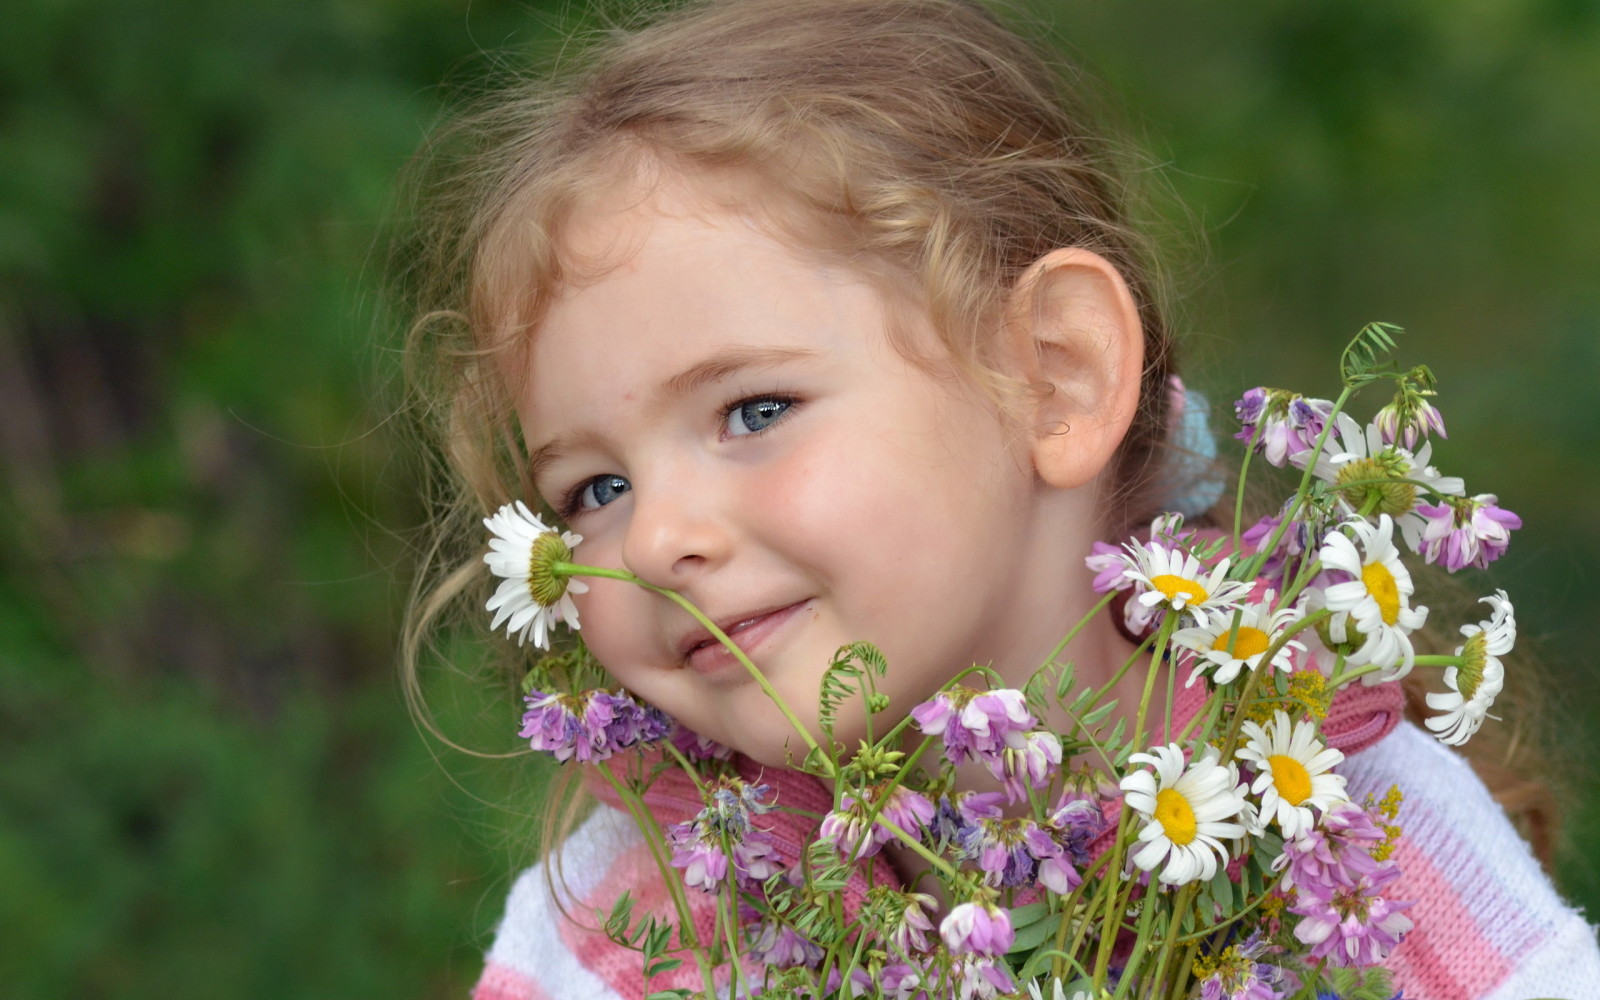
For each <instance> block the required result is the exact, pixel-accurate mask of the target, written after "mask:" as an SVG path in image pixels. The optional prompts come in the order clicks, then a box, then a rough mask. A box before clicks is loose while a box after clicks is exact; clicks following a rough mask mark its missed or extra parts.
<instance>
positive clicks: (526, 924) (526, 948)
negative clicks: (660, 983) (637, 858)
mask: <svg viewBox="0 0 1600 1000" xmlns="http://www.w3.org/2000/svg"><path fill="white" fill-rule="evenodd" d="M643 843H644V839H643V837H642V836H640V834H639V832H638V830H636V829H635V828H634V826H633V824H632V822H631V821H629V820H628V819H627V817H625V816H623V815H622V814H621V813H619V812H617V811H615V810H612V809H596V810H595V811H594V814H593V815H592V816H590V817H589V818H588V819H587V820H586V821H584V823H583V825H582V826H580V827H579V828H578V830H577V831H576V833H575V834H574V835H573V836H572V837H571V838H569V839H568V841H567V843H566V845H565V846H564V847H563V849H562V850H563V856H562V864H561V874H562V879H561V883H560V884H561V885H562V887H563V888H564V890H565V891H564V892H563V898H562V900H561V902H562V904H564V905H565V907H566V909H567V910H568V912H569V913H572V915H573V916H574V917H580V918H581V916H582V915H581V914H580V913H578V912H577V911H576V910H575V908H574V903H576V902H577V901H578V900H580V899H585V898H588V897H591V896H593V895H594V893H595V890H596V889H598V888H600V887H601V886H602V885H603V884H605V883H606V882H608V881H610V880H611V878H612V877H614V874H615V869H616V868H617V866H618V864H619V863H620V862H621V861H622V860H623V859H624V858H625V857H626V856H627V855H628V854H629V853H630V851H632V850H634V849H637V848H640V847H642V846H643ZM566 927H567V918H566V917H565V916H564V915H563V914H562V906H559V905H557V901H556V898H555V897H554V895H553V894H552V891H551V880H550V879H549V878H547V873H546V870H545V865H544V864H539V865H535V866H534V867H532V868H529V869H528V870H526V871H524V872H523V873H522V874H521V875H520V876H518V878H517V881H516V884H515V885H514V886H512V888H511V895H510V897H509V898H508V899H507V900H506V912H505V916H504V917H502V918H501V920H500V926H499V928H498V929H497V930H496V931H495V939H494V945H493V946H492V947H491V948H490V949H489V956H488V962H487V965H486V966H485V968H484V970H483V976H482V978H480V979H479V980H478V985H477V986H476V987H474V989H473V991H472V1000H569V998H570V1000H622V995H621V994H619V993H618V992H617V991H616V990H614V989H612V987H611V986H610V985H609V984H608V983H607V982H606V981H605V980H604V979H603V978H602V977H601V975H599V974H598V973H597V971H596V970H595V969H593V968H591V967H589V966H588V965H587V964H586V963H585V961H584V956H583V955H582V954H581V951H582V950H583V948H582V945H581V943H580V945H579V947H578V948H577V949H575V948H574V947H573V945H572V941H571V939H572V937H573V935H572V934H571V933H564V930H565V928H566ZM580 930H581V929H580ZM587 936H597V935H587ZM601 940H602V941H604V939H603V938H602V939H601ZM605 943H607V944H609V942H605Z"/></svg>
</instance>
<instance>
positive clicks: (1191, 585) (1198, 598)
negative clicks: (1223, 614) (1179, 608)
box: [1150, 573, 1211, 604]
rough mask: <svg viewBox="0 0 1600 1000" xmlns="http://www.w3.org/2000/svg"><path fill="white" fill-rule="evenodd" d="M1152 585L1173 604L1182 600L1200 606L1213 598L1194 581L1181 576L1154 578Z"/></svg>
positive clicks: (1164, 575) (1151, 579)
mask: <svg viewBox="0 0 1600 1000" xmlns="http://www.w3.org/2000/svg"><path fill="white" fill-rule="evenodd" d="M1150 585H1151V586H1153V587H1155V588H1156V589H1157V590H1159V591H1161V593H1162V594H1163V595H1165V597H1166V599H1167V600H1169V601H1172V602H1173V603H1177V601H1178V600H1179V599H1180V598H1182V599H1184V600H1187V601H1188V602H1189V603H1190V604H1198V603H1200V602H1202V601H1204V600H1205V599H1206V598H1207V597H1210V596H1211V595H1210V594H1208V593H1206V588H1204V587H1202V586H1200V585H1199V584H1198V583H1195V582H1194V581H1193V580H1186V579H1184V578H1183V577H1181V576H1173V575H1172V574H1171V573H1162V574H1161V575H1160V576H1152V577H1151V578H1150Z"/></svg>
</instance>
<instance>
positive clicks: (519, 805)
mask: <svg viewBox="0 0 1600 1000" xmlns="http://www.w3.org/2000/svg"><path fill="white" fill-rule="evenodd" d="M1222 6H1223V5H1199V4H1191V3H1186V2H1178V0H1171V2H1159V3H1158V2H1153V0H1122V2H1119V3H1116V4H1105V3H1098V2H1089V0H1083V2H1073V3H1070V4H1068V3H1050V4H1048V5H1041V6H1039V7H1038V8H1037V9H1038V10H1039V11H1041V12H1042V17H1043V19H1044V21H1045V22H1046V23H1048V24H1049V25H1050V29H1049V33H1050V35H1051V36H1052V37H1054V38H1055V39H1056V40H1057V41H1058V42H1060V43H1061V44H1064V45H1065V46H1067V47H1068V48H1069V49H1070V50H1071V51H1073V52H1075V53H1076V54H1077V56H1078V57H1079V58H1080V59H1081V60H1082V61H1084V62H1085V63H1087V64H1088V65H1089V66H1090V67H1091V68H1092V69H1093V70H1094V72H1095V73H1096V74H1097V75H1098V76H1099V77H1100V78H1101V79H1102V81H1103V83H1104V89H1105V91H1106V92H1107V93H1108V94H1109V95H1112V100H1113V102H1114V103H1116V104H1117V105H1119V106H1120V109H1121V110H1120V113H1119V114H1120V117H1121V118H1122V119H1123V120H1124V121H1125V122H1126V123H1127V126H1128V130H1129V132H1130V134H1131V135H1132V137H1133V140H1134V142H1135V144H1137V145H1139V146H1142V147H1143V148H1144V149H1146V150H1147V151H1148V164H1149V167H1148V170H1146V171H1144V173H1145V175H1146V176H1145V177H1144V180H1145V181H1146V182H1148V183H1147V184H1146V186H1147V187H1150V188H1153V189H1156V190H1158V191H1163V192H1165V195H1164V196H1163V197H1162V198H1161V199H1159V200H1158V202H1157V204H1158V205H1159V206H1162V207H1160V208H1159V209H1158V211H1159V217H1158V220H1157V221H1159V223H1160V226H1161V227H1162V229H1163V231H1165V232H1166V233H1167V234H1168V237H1167V242H1168V243H1170V244H1171V247H1172V253H1171V256H1170V264H1171V266H1172V270H1173V272H1174V276H1175V280H1176V288H1177V302H1178V305H1179V315H1180V316H1181V317H1182V320H1183V322H1182V326H1183V328H1184V330H1185V331H1186V335H1187V336H1188V338H1189V340H1188V353H1189V355H1190V358H1191V361H1192V363H1191V376H1192V378H1191V380H1192V381H1194V382H1197V383H1198V384H1200V385H1201V386H1204V387H1206V388H1208V389H1210V390H1211V391H1212V393H1213V396H1214V398H1216V399H1217V400H1219V401H1220V402H1222V403H1224V404H1226V402H1227V401H1229V400H1231V399H1232V398H1233V394H1235V393H1237V392H1238V391H1239V390H1240V389H1241V388H1243V387H1245V386H1248V385H1250V384H1255V383H1259V382H1267V383H1271V384H1281V385H1289V386H1294V387H1297V388H1302V389H1304V390H1306V391H1308V392H1316V393H1328V394H1331V377H1332V371H1333V362H1334V359H1335V357H1336V355H1337V351H1338V348H1339V347H1340V346H1341V345H1342V344H1343V342H1344V341H1345V340H1346V339H1347V338H1348V337H1349V336H1350V335H1351V334H1352V333H1353V332H1354V331H1355V330H1356V329H1357V328H1358V327H1359V326H1360V325H1361V323H1363V322H1365V321H1367V320H1369V319H1385V320H1390V321H1393V322H1397V323H1400V324H1402V325H1404V326H1406V327H1407V328H1409V329H1410V330H1411V331H1412V332H1411V335H1410V337H1409V339H1408V341H1407V346H1408V347H1409V349H1410V354H1409V355H1407V357H1408V358H1409V359H1410V360H1421V361H1426V362H1428V363H1429V364H1431V365H1433V367H1434V369H1435V371H1436V372H1437V373H1438V375H1439V377H1440V381H1441V383H1442V389H1443V395H1442V397H1441V400H1440V403H1441V406H1442V408H1443V410H1444V412H1445V414H1446V416H1447V418H1448V420H1449V426H1450V431H1451V441H1450V442H1448V443H1445V444H1443V445H1442V446H1441V447H1440V448H1439V449H1438V451H1437V452H1436V454H1437V455H1438V462H1439V464H1440V465H1441V466H1443V467H1444V468H1445V470H1446V471H1447V472H1451V473H1459V474H1461V475H1463V476H1465V477H1466V479H1467V482H1468V485H1469V489H1470V490H1471V491H1474V492H1482V491H1495V492H1498V493H1499V494H1500V495H1501V499H1502V501H1503V502H1504V503H1505V504H1506V505H1507V506H1509V507H1511V508H1512V509H1514V510H1516V511H1518V512H1520V513H1521V514H1523V515H1524V517H1525V518H1526V519H1527V521H1528V525H1529V526H1528V527H1527V529H1526V530H1524V531H1523V532H1521V533H1520V534H1519V535H1517V536H1516V542H1515V544H1514V546H1513V548H1512V551H1511V554H1510V555H1509V556H1508V557H1507V559H1506V560H1505V561H1504V562H1503V563H1502V564H1501V572H1500V573H1499V574H1498V578H1499V580H1500V581H1501V582H1503V584H1504V585H1505V586H1507V587H1509V588H1510V589H1511V590H1512V593H1513V597H1514V598H1515V599H1516V600H1517V610H1518V620H1519V622H1520V623H1522V625H1523V628H1524V630H1525V633H1526V634H1527V635H1528V636H1530V638H1534V639H1540V640H1542V651H1543V655H1544V657H1545V658H1546V659H1547V660H1548V661H1549V663H1550V666H1551V671H1552V679H1551V683H1552V684H1553V685H1554V686H1555V688H1556V690H1557V692H1558V694H1559V696H1560V699H1559V700H1560V701H1561V702H1562V703H1563V704H1564V705H1565V713H1564V714H1562V715H1560V716H1555V717H1552V718H1551V719H1550V720H1549V722H1548V725H1550V726H1552V727H1553V728H1554V729H1555V730H1556V732H1557V733H1558V734H1559V735H1560V737H1561V739H1562V740H1563V742H1564V743H1565V744H1566V745H1567V747H1568V748H1569V750H1570V751H1571V755H1572V761H1574V762H1581V761H1583V760H1584V759H1586V758H1590V757H1593V756H1594V751H1595V749H1596V745H1597V740H1596V735H1595V733H1596V728H1595V727H1594V725H1593V723H1592V722H1591V720H1590V718H1589V717H1590V716H1591V715H1592V714H1593V710H1594V708H1595V707H1596V706H1597V705H1600V687H1597V683H1596V681H1595V680H1594V675H1593V673H1592V671H1590V670H1589V669H1588V660H1589V655H1588V651H1587V649H1586V648H1585V646H1586V639H1585V635H1586V634H1585V633H1584V631H1583V629H1584V627H1585V626H1584V624H1583V623H1584V622H1591V623H1592V622H1594V621H1595V620H1597V618H1600V601H1597V600H1596V599H1595V597H1594V595H1593V591H1592V589H1591V588H1592V587H1593V585H1594V584H1595V583H1596V581H1597V579H1600V578H1597V577H1596V575H1595V574H1593V573H1592V572H1590V567H1591V566H1593V565H1594V564H1595V561H1596V560H1597V559H1600V529H1597V527H1596V525H1595V523H1594V522H1593V521H1591V520H1588V517H1589V516H1592V512H1593V510H1594V509H1595V504H1594V502H1593V500H1592V499H1591V498H1592V497H1593V496H1594V495H1595V493H1596V488H1597V487H1600V463H1597V462H1596V461H1595V460H1594V457H1593V456H1594V449H1595V447H1596V445H1597V443H1600V440H1597V439H1600V405H1597V403H1596V395H1595V393H1594V391H1593V389H1592V388H1591V385H1590V383H1591V382H1592V381H1593V380H1594V379H1595V377H1596V376H1597V375H1600V363H1597V360H1600V359H1597V354H1600V290H1597V287H1596V284H1595V277H1596V276H1597V275H1600V237H1597V235H1596V233H1597V232H1600V184H1597V183H1596V181H1595V178H1596V176H1597V174H1596V168H1595V164H1596V163H1597V162H1600V102H1597V101H1596V95H1597V94H1600V5H1597V4H1595V3H1591V2H1582V0H1516V2H1513V0H1498V2H1490V0H1470V2H1463V0H1396V2H1391V3H1384V4H1377V3H1355V4H1351V3H1336V2H1332V0H1272V2H1268V0H1262V2H1249V3H1235V4H1228V5H1226V9H1225V10H1223V9H1219V8H1221V7H1222ZM3 22H4V25H3V28H0V470H3V473H0V540H3V541H0V559H3V563H0V887H3V888H0V942H3V946H0V991H3V992H4V994H5V995H6V996H8V997H12V998H18V1000H22V998H34V997H40V998H44V997H66V996H73V997H88V998H93V997H118V998H144V997H174V996H176V997H185V998H187V997H196V998H201V997H224V996H226V997H230V998H234V1000H243V998H252V997H262V998H267V997H272V998H279V997H306V998H320V997H351V996H397V997H422V996H430V997H431V996H461V995H464V993H465V991H466V989H467V988H468V986H469V985H470V983H471V981H472V980H473V978H474V977H475V975H476V973H477V971H478V969H479V967H480V963H481V954H482V950H483V948H484V947H485V945H486V943H487V939H488V934H489V932H490V930H491V929H492V927H493V924H494V921H495V920H496V918H497V917H498V914H499V908H500V905H501V901H502V898H503V894H504V891H505V888H506V886H507V884H508V882H509V879H510V877H511V876H512V874H513V873H514V872H515V871H516V869H517V868H518V867H520V866H521V865H523V864H525V863H526V862H527V860H528V858H529V853H530V851H531V848H532V845H531V840H530V837H529V833H528V829H529V826H530V817H533V816H536V814H537V811H538V796H537V789H538V787H539V784H540V781H541V778H542V774H541V773H540V771H539V769H538V768H537V767H536V766H534V765H533V764H531V763H530V762H529V761H528V760H526V759H519V760H514V761H511V762H505V761H478V760H474V759H471V758H466V757H463V756H461V755H459V754H457V753H454V752H452V751H448V750H440V749H439V748H437V747H430V745H429V744H427V743H425V742H424V741H423V740H422V739H421V738H420V737H419V736H418V735H417V733H416V732H415V730H414V729H413V727H412V724H411V722H410V720H409V718H408V716H407V713H406V710H405V707H404V705H403V702H402V699H401V697H400V695H399V689H398V685H397V682H396V680H395V668H394V645H395V641H394V640H395V635H396V629H397V623H398V616H399V610H398V609H399V606H400V603H401V601H402V599H403V596H404V592H405V585H406V573H407V565H408V560H409V555H408V553H409V546H410V542H409V539H410V538H411V537H412V533H413V531H414V529H415V526H416V524H417V521H418V519H419V517H420V516H421V515H420V511H419V508H418V506H417V503H416V501H415V499H414V497H413V484H412V482H411V476H412V475H413V473H412V471H411V470H412V469H414V468H415V465H414V463H413V462H412V461H411V460H410V459H409V458H407V456H406V455H405V454H404V451H403V447H402V441H401V435H400V434H399V433H398V431H397V427H396V423H395V421H393V420H391V419H390V415H391V412H392V409H393V407H394V405H395V403H396V399H397V396H396V394H395V392H394V391H393V383H394V378H395V369H396V363H395V358H394V355H393V353H392V348H393V345H394V344H395V343H396V337H395V335H394V331H395V330H396V329H397V328H399V327H400V326H401V325H403V320H404V318H403V317H400V316H397V315H395V314H394V311H393V310H387V311H386V309H385V308H384V306H383V301H384V300H383V294H382V289H383V280H384V275H383V273H382V272H383V269H384V258H385V253H386V246H387V240H388V238H389V233H391V232H392V231H393V229H394V228H395V227H397V226H403V225H404V222H405V217H406V211H407V209H406V206H405V204H404V202H402V201H398V200H397V199H396V196H395V177H396V175H397V173H398V171H399V170H400V169H401V168H402V166H403V165H404V164H405V163H406V162H407V160H408V159H409V158H410V157H411V156H412V155H413V154H414V152H415V151H416V150H417V149H418V148H419V146H420V145H421V143H422V141H423V138H424V137H425V136H426V135H427V134H428V132H429V131H430V129H431V128H432V127H433V126H434V125H435V124H436V123H437V121H438V120H439V117H440V115H441V114H442V113H443V109H444V108H445V107H446V105H447V104H448V103H449V102H450V101H451V100H452V94H455V95H459V94H460V93H462V92H470V91H472V90H473V89H474V87H475V85H476V84H477V82H478V81H481V80H482V79H484V78H486V77H488V76H489V75H491V73H492V72H493V71H494V69H495V68H496V67H497V66H499V65H502V64H503V63H504V62H505V61H506V56H507V55H509V56H510V58H511V59H512V60H513V61H514V60H515V59H517V58H520V57H521V56H523V55H526V54H527V53H530V52H533V51H536V50H539V51H548V50H549V49H550V46H551V39H553V38H555V37H556V36H557V35H558V34H559V33H560V32H561V31H563V30H568V29H570V28H572V27H574V26H578V25H581V24H582V23H584V22H585V12H584V9H583V7H582V5H579V4H575V3H550V4H541V3H536V2H520V3H511V2H503V0H475V2H471V3H468V2H465V0H459V2H445V0H342V2H329V3H305V4H299V3H289V2H283V0H279V2H267V0H228V2H222V0H161V2H154V0H150V2H138V0H126V2H120V3H115V2H100V3H90V2H74V0H21V2H19V3H14V4H11V5H9V7H8V9H7V13H6V15H5V16H4V18H3ZM1179 206H1182V207H1181V208H1180V207H1179ZM1201 234H1203V236H1202V235H1201ZM1480 583H1482V581H1474V585H1475V586H1476V585H1478V584H1480ZM1485 587H1486V585H1485V586H1478V589H1479V590H1483V589H1485ZM429 683H430V694H431V697H432V700H433V701H434V703H435V704H436V706H437V707H438V709H439V711H440V715H441V718H442V721H443V722H444V724H445V725H446V727H447V728H448V729H449V730H450V731H451V732H452V733H453V734H456V735H457V736H459V737H460V738H461V739H463V740H465V741H467V742H470V743H472V744H473V745H476V746H481V747H486V748H500V749H508V748H510V747H512V746H513V745H514V740H512V739H511V738H510V734H511V732H512V727H513V726H514V724H515V714H516V712H515V708H514V706H513V705H511V704H510V703H509V702H508V701H507V700H505V699H504V698H502V697H500V696H499V694H498V693H496V692H494V691H491V690H487V689H485V688H483V687H481V686H480V685H477V684H475V683H473V682H471V681H470V680H468V679H465V678H463V677H462V676H458V675H456V674H454V673H450V672H443V673H442V674H441V676H438V677H433V678H430V682H429ZM436 756H437V758H438V759H435V757H436ZM1571 766H1575V765H1564V772H1563V773H1567V772H1568V771H1570V767H1571ZM1582 773H1587V772H1582ZM1584 783H1585V782H1582V781H1580V784H1584ZM1569 807H1570V812H1569V814H1568V832H1569V844H1568V846H1567V849H1566V850H1565V852H1564V853H1563V855H1562V860H1561V871H1562V875H1563V878H1564V881H1565V887H1566V890H1567V891H1568V893H1569V894H1570V895H1571V896H1572V897H1573V898H1574V899H1575V900H1577V901H1578V902H1580V903H1583V904H1586V905H1587V906H1589V907H1590V908H1591V910H1596V911H1597V912H1600V868H1597V865H1596V859H1597V858H1600V848H1596V847H1591V846H1590V845H1592V844H1594V843H1595V837H1596V835H1597V834H1600V797H1596V796H1595V795H1590V796H1588V797H1587V798H1584V797H1580V798H1578V799H1577V800H1575V801H1572V802H1571V803H1569Z"/></svg>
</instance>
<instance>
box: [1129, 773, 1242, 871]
mask: <svg viewBox="0 0 1600 1000" xmlns="http://www.w3.org/2000/svg"><path fill="white" fill-rule="evenodd" d="M1128 759H1129V761H1131V762H1132V763H1135V764H1149V765H1150V766H1151V767H1152V768H1154V771H1153V772H1152V771H1145V770H1139V771H1135V772H1133V773H1132V774H1130V775H1128V776H1127V777H1125V778H1123V779H1122V791H1123V793H1124V796H1123V802H1124V804H1125V805H1126V806H1127V807H1129V808H1131V809H1133V810H1134V811H1136V812H1138V813H1139V815H1141V816H1143V817H1145V819H1147V820H1148V821H1149V822H1147V823H1146V824H1145V827H1144V829H1142V830H1140V831H1139V843H1141V844H1143V845H1144V846H1143V847H1141V848H1139V850H1138V852H1137V853H1135V854H1134V855H1133V863H1134V865H1135V866H1137V867H1138V868H1141V869H1143V870H1144V871H1153V870H1154V869H1155V868H1156V866H1157V865H1160V864H1161V863H1162V862H1163V861H1165V862H1166V863H1167V865H1166V867H1165V868H1164V869H1162V871H1161V874H1160V876H1159V878H1160V880H1161V881H1162V882H1165V883H1167V884H1169V885H1183V884H1184V883H1186V882H1194V881H1197V880H1206V879H1209V878H1211V877H1212V876H1213V875H1215V874H1216V872H1217V866H1218V864H1224V865H1225V864H1227V863H1228V849H1227V847H1226V846H1224V845H1223V843H1222V840H1223V839H1224V838H1230V839H1231V838H1235V837H1242V836H1244V833H1245V828H1244V826H1243V825H1241V824H1239V823H1235V822H1229V820H1231V819H1233V818H1234V817H1237V816H1238V815H1239V813H1240V811H1241V810H1242V809H1243V808H1244V806H1245V797H1244V787H1243V786H1242V785H1240V784H1239V783H1238V776H1237V775H1236V774H1235V773H1233V772H1232V769H1231V768H1227V767H1223V766H1222V765H1221V764H1220V763H1219V762H1218V753H1217V749H1216V747H1209V746H1208V747H1206V749H1205V755H1204V756H1202V757H1201V758H1200V759H1199V760H1196V761H1194V762H1192V763H1190V764H1189V765H1188V766H1187V767H1185V766H1184V761H1183V749H1182V748H1181V747H1179V746H1178V744H1176V743H1169V744H1167V745H1166V746H1164V747H1154V748H1153V749H1152V752H1150V753H1136V754H1134V755H1133V756H1131V757H1129V758H1128Z"/></svg>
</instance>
